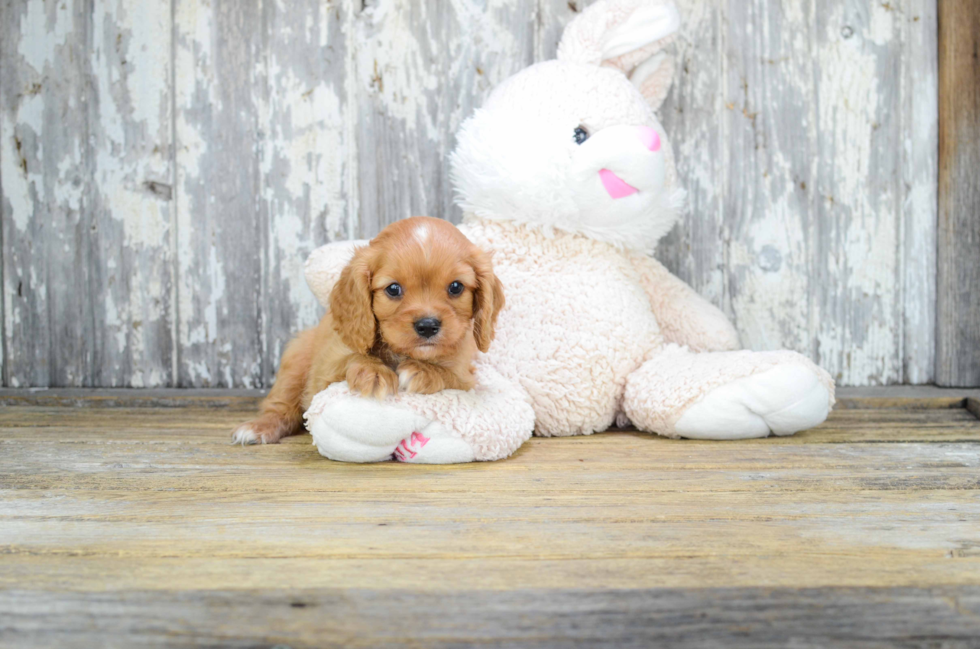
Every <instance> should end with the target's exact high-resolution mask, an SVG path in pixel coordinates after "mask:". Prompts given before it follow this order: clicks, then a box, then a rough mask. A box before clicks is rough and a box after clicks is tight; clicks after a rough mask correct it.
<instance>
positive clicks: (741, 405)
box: [307, 0, 834, 463]
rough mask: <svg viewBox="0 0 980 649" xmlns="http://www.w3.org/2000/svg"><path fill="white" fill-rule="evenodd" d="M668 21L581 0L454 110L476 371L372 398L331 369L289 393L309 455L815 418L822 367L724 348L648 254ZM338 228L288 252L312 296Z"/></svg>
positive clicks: (714, 326)
mask: <svg viewBox="0 0 980 649" xmlns="http://www.w3.org/2000/svg"><path fill="white" fill-rule="evenodd" d="M678 27H679V17H678V13H677V9H676V7H675V6H674V4H673V3H672V2H670V1H669V0H599V1H598V2H596V3H595V4H593V5H591V6H590V7H589V8H588V9H586V10H585V11H583V12H582V14H581V15H580V16H579V17H578V18H576V19H575V20H574V21H573V22H572V23H571V24H569V26H568V28H567V29H566V30H565V34H564V36H563V38H562V41H561V44H560V46H559V48H558V58H557V60H554V61H546V62H543V63H539V64H537V65H533V66H531V67H529V68H527V69H525V70H523V71H521V72H519V73H518V74H515V75H514V76H512V77H510V78H509V79H507V80H506V81H504V82H503V83H502V84H500V86H499V87H497V88H496V89H495V90H494V91H493V93H492V95H491V96H490V99H489V100H488V101H487V104H486V106H485V107H484V108H482V109H480V110H478V111H476V114H474V115H473V116H472V117H471V118H470V119H468V120H467V121H466V122H465V123H464V124H463V126H462V128H461V129H460V132H459V137H458V146H457V147H456V150H455V152H454V153H453V155H452V178H453V182H454V184H455V187H456V191H457V195H458V202H459V204H460V206H461V207H462V208H463V210H464V213H465V218H464V223H463V225H462V226H461V229H462V231H463V232H464V233H465V234H466V236H468V237H469V238H470V239H471V240H472V241H473V242H474V243H476V244H477V245H479V246H481V247H483V248H484V249H487V250H492V251H493V253H494V269H495V271H496V273H497V275H498V277H499V278H500V279H501V281H502V282H503V284H504V288H505V291H506V296H507V306H506V307H505V309H504V310H503V311H502V312H501V314H500V316H499V320H498V325H497V337H496V339H495V341H494V343H493V345H492V347H491V348H490V351H489V352H488V353H487V354H485V355H483V356H481V357H480V359H479V360H478V364H477V365H478V380H479V385H478V387H477V388H476V389H475V390H473V391H471V392H465V393H464V392H458V391H447V392H443V393H439V394H435V395H428V396H423V395H417V394H405V393H401V394H399V395H397V396H394V397H389V398H388V399H387V400H386V401H384V402H379V401H375V400H370V399H361V398H360V397H355V396H352V395H351V394H350V393H349V392H348V391H347V388H346V384H343V383H340V384H335V385H333V386H331V387H330V388H329V389H327V390H326V391H324V392H323V393H321V394H320V395H319V396H318V397H317V398H316V399H315V400H314V402H313V405H312V406H311V408H310V410H309V412H308V413H307V425H308V428H309V429H310V432H311V433H312V434H313V438H314V443H315V444H316V445H317V447H318V449H319V450H320V452H321V453H322V454H323V455H325V456H327V457H329V458H332V459H336V460H345V461H357V462H368V461H380V460H386V459H389V458H391V457H392V456H394V457H395V459H398V460H402V461H408V462H432V463H436V462H465V461H472V460H494V459H499V458H502V457H506V456H508V455H510V454H511V453H512V452H513V451H514V450H516V449H517V447H519V446H520V445H521V444H522V443H523V442H524V441H525V440H526V439H527V438H528V436H530V434H531V433H532V430H533V431H534V432H536V433H537V434H538V435H544V436H558V435H588V434H590V433H593V432H598V431H603V430H606V429H607V428H609V427H610V426H611V425H613V424H614V423H618V424H619V425H626V424H628V423H629V422H632V424H633V426H636V427H637V428H639V429H640V430H643V431H648V432H651V433H657V434H660V435H665V436H668V437H689V438H698V439H737V438H748V437H765V436H766V435H769V434H770V433H775V434H777V435H788V434H792V433H794V432H796V431H799V430H802V429H805V428H809V427H812V426H815V425H816V424H819V423H820V422H822V421H824V419H825V418H826V417H827V414H828V412H829V411H830V408H831V407H832V406H833V403H834V396H833V394H834V385H833V381H832V380H831V378H830V376H829V375H828V374H827V372H825V371H824V370H822V369H820V368H818V367H817V366H815V365H814V364H813V363H812V362H810V361H809V360H808V359H807V358H805V357H803V356H801V355H799V354H797V353H795V352H790V351H776V352H751V351H733V350H737V349H738V348H739V341H738V335H737V334H736V332H735V330H734V328H733V327H732V325H731V324H730V323H729V321H728V320H727V319H726V318H725V316H724V314H722V312H721V311H719V310H718V309H717V308H715V307H714V306H713V305H711V304H710V303H709V302H707V301H706V300H704V299H703V298H701V297H700V296H698V295H697V294H696V293H695V292H694V291H693V289H691V288H690V287H689V286H688V285H686V284H685V283H684V282H682V281H681V280H679V279H678V278H676V277H674V276H673V275H672V274H670V272H668V271H667V270H666V269H665V268H664V267H663V266H662V265H660V264H659V263H658V262H657V261H655V260H654V259H653V258H651V257H650V256H649V255H648V253H649V251H651V250H653V248H654V246H655V245H656V243H657V241H658V240H659V239H660V238H661V237H662V236H663V235H664V234H666V233H667V231H668V230H669V229H670V228H671V227H672V226H673V225H674V223H675V222H676V220H677V217H678V212H679V210H680V209H681V206H682V203H683V200H684V192H683V190H682V189H681V188H680V187H679V185H678V181H677V174H676V171H675V168H674V161H673V155H672V152H671V148H670V145H669V143H668V141H667V138H666V136H665V134H664V130H663V127H662V126H661V125H660V122H659V121H658V120H657V117H656V116H655V114H654V110H655V109H656V108H657V107H659V105H660V102H661V101H662V100H663V98H664V96H665V95H666V93H667V89H668V88H669V85H670V82H671V79H672V75H673V62H672V60H671V59H670V58H669V57H668V56H667V55H666V54H665V53H663V51H662V49H663V47H664V45H665V43H666V42H667V41H668V40H669V38H670V36H671V35H672V34H673V33H674V32H675V31H676V30H677V29H678ZM637 64H638V65H637ZM630 72H631V74H629V76H627V73H630ZM356 244H357V242H345V243H339V244H330V245H328V246H325V247H323V248H321V249H319V250H317V251H315V252H314V253H313V255H312V256H311V258H310V259H309V261H308V262H307V280H308V282H309V283H310V286H311V288H312V289H313V291H314V293H316V295H317V297H318V299H319V300H320V302H321V303H323V304H327V303H328V296H329V293H330V288H331V287H332V285H333V282H334V281H335V279H336V277H337V276H338V275H339V272H340V269H341V268H343V266H344V265H345V263H346V262H347V260H348V259H349V257H350V255H351V251H352V250H353V246H354V245H356Z"/></svg>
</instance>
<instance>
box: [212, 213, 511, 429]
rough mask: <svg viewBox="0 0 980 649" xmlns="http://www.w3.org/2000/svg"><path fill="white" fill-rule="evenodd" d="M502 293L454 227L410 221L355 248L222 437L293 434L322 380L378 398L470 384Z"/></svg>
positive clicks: (481, 257) (483, 258)
mask: <svg viewBox="0 0 980 649" xmlns="http://www.w3.org/2000/svg"><path fill="white" fill-rule="evenodd" d="M503 305H504V293H503V288H502V286H501V285H500V281H499V280H498V279H497V278H496V277H495V276H494V274H493V267H492V265H491V263H490V255H488V254H487V253H485V252H483V251H482V250H480V249H479V248H477V247H476V246H474V245H473V244H472V243H470V240H469V239H467V238H466V237H465V236H464V235H463V234H462V233H461V232H460V231H459V230H458V229H456V227H455V226H454V225H452V224H451V223H448V222H447V221H443V220H440V219H434V218H430V217H426V216H416V217H412V218H410V219H406V220H404V221H398V222H397V223H393V224H392V225H389V226H388V227H387V228H385V229H384V230H382V231H381V233H380V234H379V235H378V236H377V237H375V238H374V239H372V240H371V242H370V244H369V245H367V246H365V247H363V248H358V249H357V251H356V252H355V253H354V257H353V259H351V261H350V263H349V264H348V265H347V267H346V268H345V269H344V271H343V273H341V275H340V279H339V280H338V281H337V284H336V286H334V288H333V291H332V292H331V294H330V309H329V310H328V311H327V314H326V315H324V316H323V319H322V320H321V321H320V324H319V325H318V326H317V327H315V328H313V329H308V330H306V331H304V332H302V333H301V334H300V335H299V336H297V337H296V338H295V339H294V340H293V341H292V342H290V343H289V345H288V346H287V347H286V351H285V352H284V353H283V357H282V362H281V363H280V365H279V374H278V375H277V376H276V382H275V384H274V385H273V386H272V390H271V391H270V392H269V396H268V397H266V398H265V400H264V401H263V402H262V405H261V407H260V415H259V417H258V418H256V419H253V420H252V421H249V422H247V423H245V424H243V425H242V426H240V427H239V428H238V429H237V430H236V431H235V433H234V435H233V436H232V439H233V440H234V441H235V442H241V443H242V444H257V443H262V444H274V443H276V442H278V441H279V440H280V439H281V438H283V437H285V436H287V435H293V434H295V433H298V432H300V431H301V430H302V425H303V412H304V411H305V410H306V409H307V408H308V407H309V405H310V402H311V401H312V400H313V397H314V395H316V394H317V393H318V392H320V391H321V390H323V389H324V388H326V387H327V386H328V385H330V384H331V383H338V382H340V381H344V380H346V381H347V384H348V385H349V386H350V389H351V391H353V392H358V393H360V394H361V395H362V396H371V397H375V398H378V399H382V398H384V397H385V396H386V395H388V394H391V393H394V392H397V391H398V389H399V387H401V388H402V389H404V390H407V391H409V392H420V393H422V394H431V393H433V392H438V391H439V390H446V389H457V390H469V389H470V388H472V387H473V365H472V363H473V357H474V355H475V354H476V350H477V349H479V350H480V351H484V352H485V351H487V349H488V348H489V347H490V341H492V340H493V333H494V325H495V323H496V321H497V313H499V311H500V309H501V307H503Z"/></svg>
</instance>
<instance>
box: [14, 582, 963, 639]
mask: <svg viewBox="0 0 980 649" xmlns="http://www.w3.org/2000/svg"><path fill="white" fill-rule="evenodd" d="M951 603H952V604H951ZM51 610H57V611H58V613H59V614H58V623H57V626H55V627H53V626H52V624H51V616H50V611H51ZM0 611H2V612H3V614H4V617H5V619H6V620H7V622H6V624H5V626H4V627H3V628H0V640H2V641H3V642H4V645H5V646H9V647H11V648H15V647H32V648H40V647H52V648H57V649H69V648H74V647H92V646H105V647H117V646H118V647H123V646H134V645H140V646H143V645H152V646H168V647H200V646H205V645H206V646H222V647H256V646H263V647H267V646H272V645H275V646H283V647H284V646H288V647H292V648H293V649H300V648H305V647H311V648H312V647H344V648H347V647H418V646H426V647H462V646H493V647H549V648H551V647H560V648H565V647H569V648H571V647H586V648H589V649H591V648H593V647H649V646H658V647H668V646H669V647H673V646H726V647H753V648H755V647H777V648H780V649H781V648H782V647H786V646H790V645H800V646H814V647H819V646H838V647H840V646H848V647H857V646H859V647H864V648H867V649H873V648H877V647H894V646H903V647H910V648H912V647H935V646H943V647H976V646H978V644H977V641H976V637H977V634H978V633H980V625H978V623H977V613H978V612H980V589H977V588H974V587H949V588H908V589H899V588H890V589H872V588H824V589H807V590H804V589H793V588H779V589H764V588H740V589H720V588H710V589H702V590H699V591H687V590H678V589H668V588H658V589H644V590H629V591H622V590H621V591H608V590H597V589H582V590H579V591H577V592H561V591H558V592H555V591H551V590H527V591H518V592H494V591H456V592H453V593H452V594H451V595H447V594H444V593H420V592H402V593H392V592H385V591H358V592H346V591H339V590H336V589H315V590H314V589H310V590H297V591H288V590H276V591H264V592H241V591H231V590H216V589H213V588H212V589H208V590H205V591H200V592H196V593H193V594H186V593H179V592H174V591H169V590H161V591H138V592H124V593H112V592H110V593H61V594H58V593H51V592H43V591H38V590H23V589H18V590H17V591H12V592H8V593H3V594H0Z"/></svg>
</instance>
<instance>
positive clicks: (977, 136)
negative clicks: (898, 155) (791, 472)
mask: <svg viewBox="0 0 980 649" xmlns="http://www.w3.org/2000/svg"><path fill="white" fill-rule="evenodd" d="M939 39H940V48H939V88H940V101H939V111H940V113H939V251H938V254H939V259H938V278H937V283H938V302H937V305H936V308H937V322H938V323H939V324H938V331H937V338H936V342H937V345H936V350H937V351H936V353H937V359H936V360H937V363H936V383H937V384H939V385H945V386H972V385H980V292H978V290H977V287H978V286H980V3H978V2H975V0H940V2H939Z"/></svg>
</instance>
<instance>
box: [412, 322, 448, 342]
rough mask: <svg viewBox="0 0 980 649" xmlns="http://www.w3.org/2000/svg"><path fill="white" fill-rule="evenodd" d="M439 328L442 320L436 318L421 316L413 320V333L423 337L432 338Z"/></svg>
mask: <svg viewBox="0 0 980 649" xmlns="http://www.w3.org/2000/svg"><path fill="white" fill-rule="evenodd" d="M441 328H442V322H441V321H440V320H439V319H438V318H422V319H420V320H416V321H415V333H417V334H418V335H420V336H422V337H423V338H432V337H433V336H435V335H436V334H437V333H439V329H441Z"/></svg>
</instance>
